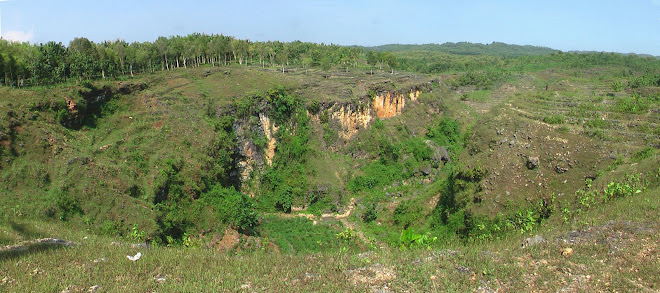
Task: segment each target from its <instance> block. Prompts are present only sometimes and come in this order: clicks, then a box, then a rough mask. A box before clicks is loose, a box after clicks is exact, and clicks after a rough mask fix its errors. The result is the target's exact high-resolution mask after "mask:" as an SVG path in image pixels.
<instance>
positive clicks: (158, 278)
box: [154, 276, 167, 284]
mask: <svg viewBox="0 0 660 293" xmlns="http://www.w3.org/2000/svg"><path fill="white" fill-rule="evenodd" d="M154 281H156V283H161V284H162V283H165V281H167V277H165V276H155V277H154Z"/></svg>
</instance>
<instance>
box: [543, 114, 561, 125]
mask: <svg viewBox="0 0 660 293" xmlns="http://www.w3.org/2000/svg"><path fill="white" fill-rule="evenodd" d="M565 120H566V118H565V117H564V115H561V114H555V115H547V116H545V117H543V122H545V123H548V124H562V123H564V121H565Z"/></svg>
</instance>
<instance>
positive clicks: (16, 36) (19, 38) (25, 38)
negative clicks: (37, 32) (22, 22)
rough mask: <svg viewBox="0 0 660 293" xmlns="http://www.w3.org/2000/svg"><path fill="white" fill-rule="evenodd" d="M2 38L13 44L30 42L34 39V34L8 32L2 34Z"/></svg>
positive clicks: (30, 32)
mask: <svg viewBox="0 0 660 293" xmlns="http://www.w3.org/2000/svg"><path fill="white" fill-rule="evenodd" d="M2 38H3V39H5V40H8V41H13V42H21V43H22V42H29V41H32V39H33V38H34V32H32V31H29V32H23V31H6V32H3V33H2Z"/></svg>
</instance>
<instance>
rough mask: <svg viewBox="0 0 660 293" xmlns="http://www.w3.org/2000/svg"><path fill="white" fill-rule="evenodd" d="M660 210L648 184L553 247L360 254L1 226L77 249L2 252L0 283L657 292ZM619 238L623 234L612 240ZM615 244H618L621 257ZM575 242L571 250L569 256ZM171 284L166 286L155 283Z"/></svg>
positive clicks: (554, 232)
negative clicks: (145, 243)
mask: <svg viewBox="0 0 660 293" xmlns="http://www.w3.org/2000/svg"><path fill="white" fill-rule="evenodd" d="M659 209H660V192H659V190H658V189H652V190H649V191H646V192H643V193H641V194H638V195H636V196H633V197H630V198H621V199H616V200H614V201H612V202H611V203H609V204H607V205H600V206H597V207H596V208H594V209H591V210H589V211H588V212H587V213H585V214H583V215H581V216H580V217H576V218H574V219H573V220H571V221H570V222H569V223H566V224H564V223H560V222H556V221H550V222H547V223H546V224H545V225H542V226H540V227H539V228H538V229H537V230H536V231H534V233H535V234H540V235H543V236H544V237H545V238H547V239H548V242H547V243H545V244H540V245H538V246H533V247H531V248H527V249H523V248H520V243H522V241H523V239H524V238H525V237H528V236H526V235H510V236H508V237H506V238H503V239H501V240H497V241H492V242H488V243H473V244H467V245H460V244H459V245H457V244H451V243H450V244H439V246H436V247H434V248H433V249H432V250H426V249H413V250H406V251H399V250H397V249H393V248H384V249H380V248H377V249H376V250H370V251H371V252H369V253H364V254H362V253H361V252H360V251H359V250H358V251H354V250H347V251H344V250H342V249H341V248H340V246H334V247H332V248H329V249H327V250H324V251H322V252H320V253H316V254H306V253H303V254H278V253H273V252H272V251H261V250H257V251H250V252H230V253H221V252H220V253H219V252H216V251H215V250H213V249H209V248H205V247H198V248H184V247H150V248H134V247H131V244H130V242H127V241H126V240H124V239H115V238H109V237H105V236H97V235H94V234H91V233H89V231H80V230H71V229H69V228H66V227H63V226H62V225H60V224H53V223H49V222H34V221H21V223H17V222H4V224H3V225H2V228H3V229H2V230H3V231H4V232H3V234H2V239H3V241H4V242H3V243H15V242H16V241H19V240H21V239H32V238H34V237H40V236H42V235H49V236H55V237H58V238H62V239H66V240H70V241H75V242H77V243H78V244H79V245H76V246H72V247H51V248H43V247H42V248H32V249H29V250H25V251H21V252H20V253H14V254H8V253H5V252H3V253H2V254H0V268H1V271H2V277H3V278H4V279H5V281H3V284H1V285H0V286H1V287H2V288H3V290H7V291H61V290H64V289H65V288H67V287H68V288H70V289H73V290H80V291H86V290H87V289H88V288H90V287H92V286H94V285H99V286H100V287H101V289H102V290H104V291H147V290H158V291H200V290H201V291H207V290H208V291H235V290H239V289H241V290H244V289H248V287H249V289H250V290H259V291H262V290H263V291H270V292H273V291H275V292H283V291H287V292H290V290H297V291H298V290H301V291H325V290H328V289H330V290H333V291H354V290H358V291H359V290H367V289H369V288H372V289H373V288H383V287H388V288H390V289H391V290H397V291H399V290H410V291H436V290H442V291H445V290H448V291H454V290H458V291H465V290H475V289H477V288H479V287H481V288H484V287H486V286H487V287H489V288H491V289H493V290H507V291H509V290H542V291H548V290H560V289H569V290H578V291H583V290H584V291H594V290H595V291H598V290H605V291H630V290H638V289H640V288H654V287H655V286H656V285H657V284H658V282H660V279H658V277H657V276H660V270H659V269H660V268H658V267H657V264H656V263H655V262H654V261H653V258H654V257H657V249H658V247H657V244H658V243H660V242H659V240H660V239H658V235H659V234H658V233H657V232H654V231H657V229H658V228H660V227H658V226H657V222H658V221H660V218H659V216H658V215H660V210H659ZM282 227H285V226H282ZM569 231H578V232H577V234H575V233H574V232H570V233H569ZM631 231H632V232H631ZM635 231H636V232H635ZM580 233H583V234H580ZM617 233H623V235H625V237H624V238H616V237H615V236H612V235H619V234H617ZM631 233H632V234H631ZM329 235H330V234H328V236H329ZM570 235H582V236H579V237H594V239H599V237H605V239H610V240H606V242H605V243H602V244H601V242H598V241H593V242H592V241H589V240H587V239H591V238H584V239H585V241H583V240H579V239H581V238H579V237H578V238H575V239H578V240H577V242H574V243H564V242H563V241H561V239H564V238H566V237H570ZM608 235H609V236H608ZM607 237H615V238H607ZM328 240H330V238H328ZM113 241H114V242H113ZM335 241H336V242H339V241H340V240H337V239H335ZM115 243H116V244H115ZM608 243H609V244H608ZM608 245H609V246H608ZM611 245H614V247H616V249H615V250H614V251H615V252H614V254H612V249H613V248H612V246H611ZM567 247H570V248H572V249H573V253H572V254H570V255H562V251H564V250H565V248H567ZM138 251H139V252H141V253H142V255H143V256H142V258H141V259H140V260H138V261H136V262H131V261H129V260H128V259H127V258H126V255H134V254H135V253H136V252H138ZM639 253H642V254H641V255H640V254H639ZM391 273H393V274H394V275H395V276H394V277H392V274H391ZM388 274H389V275H388ZM379 276H380V278H379ZM163 277H164V281H157V279H159V278H163ZM161 280H162V279H161ZM640 286H641V287H640Z"/></svg>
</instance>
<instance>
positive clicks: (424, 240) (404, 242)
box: [399, 228, 438, 250]
mask: <svg viewBox="0 0 660 293" xmlns="http://www.w3.org/2000/svg"><path fill="white" fill-rule="evenodd" d="M436 240H438V237H431V234H430V233H426V234H418V233H415V231H414V230H413V229H412V228H408V229H403V230H401V236H399V249H400V250H404V249H412V248H415V247H425V248H427V249H430V248H431V244H433V243H434V242H435V241H436Z"/></svg>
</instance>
